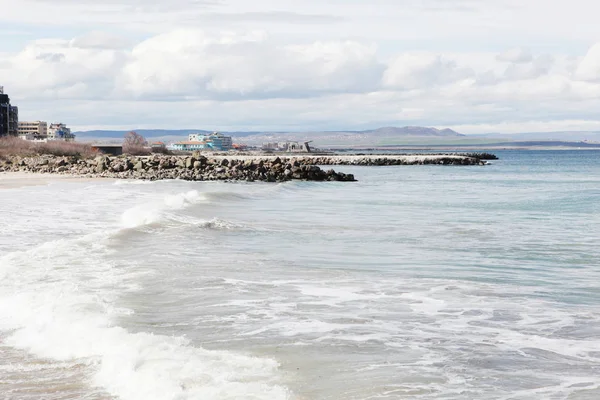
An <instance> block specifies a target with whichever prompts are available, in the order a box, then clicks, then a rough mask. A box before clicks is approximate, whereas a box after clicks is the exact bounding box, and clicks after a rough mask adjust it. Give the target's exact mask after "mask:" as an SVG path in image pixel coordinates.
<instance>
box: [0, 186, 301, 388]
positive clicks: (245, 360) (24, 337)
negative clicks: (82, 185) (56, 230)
mask: <svg viewBox="0 0 600 400" xmlns="http://www.w3.org/2000/svg"><path fill="white" fill-rule="evenodd" d="M202 201H204V197H203V195H202V194H200V193H198V192H196V191H192V192H186V193H181V194H179V195H174V196H167V197H166V198H165V199H164V201H162V202H159V203H156V204H153V205H150V206H148V207H147V208H144V207H141V208H140V207H139V206H138V207H133V208H132V209H130V210H127V211H126V212H125V213H124V214H123V217H122V221H121V225H122V227H123V226H125V227H127V226H130V227H136V226H140V225H143V224H147V223H148V222H149V221H157V220H160V217H161V213H163V212H166V211H167V210H173V209H175V210H176V209H181V208H185V207H188V206H189V205H191V204H197V203H199V202H202ZM205 224H206V227H207V228H209V229H229V224H228V223H227V222H226V221H221V220H217V219H215V220H211V221H207V222H205ZM122 227H121V228H115V229H109V230H106V231H102V232H95V233H92V234H88V235H85V236H81V237H79V238H75V239H66V238H65V239H59V240H55V241H52V242H47V243H44V244H42V245H40V246H37V247H35V248H31V249H28V250H25V251H18V252H12V253H9V254H6V255H4V256H2V257H0V330H3V331H5V332H6V333H7V335H6V337H5V338H4V339H3V343H4V344H5V345H7V346H11V347H14V348H18V349H22V350H26V351H28V352H30V353H31V354H33V355H35V356H37V357H40V358H47V359H51V360H54V361H55V362H57V363H64V362H68V361H73V360H76V361H77V362H78V363H81V364H84V365H86V366H87V368H90V369H91V370H92V371H93V373H92V376H93V380H92V384H93V385H94V386H98V387H102V388H103V389H104V390H105V391H106V392H108V393H109V394H111V395H113V396H116V397H118V398H120V399H125V400H138V399H148V400H152V399H161V400H162V399H197V398H202V399H236V398H254V399H287V398H289V397H290V393H289V392H288V390H287V389H286V388H285V387H284V386H282V385H280V384H279V383H278V363H277V362H276V361H274V360H272V359H268V358H256V357H251V356H247V355H242V354H237V353H233V352H229V351H215V350H206V349H203V348H200V347H195V346H194V345H193V343H191V342H190V341H188V340H186V339H185V338H182V337H169V336H163V335H155V334H152V333H150V332H139V333H133V332H129V331H128V330H127V329H125V328H124V327H121V326H118V325H116V321H118V319H120V318H126V317H127V315H129V314H131V313H133V312H134V310H129V309H124V308H121V307H119V305H118V299H119V297H120V296H122V295H123V293H127V292H135V291H137V290H140V281H141V278H142V277H143V275H144V274H146V273H149V272H148V271H144V269H143V267H142V268H140V266H139V265H125V264H123V262H111V261H108V259H109V258H108V257H107V255H108V254H109V249H108V247H107V243H108V241H109V240H110V239H111V238H112V237H114V234H115V232H120V231H122V230H123V228H122ZM127 229H130V228H127Z"/></svg>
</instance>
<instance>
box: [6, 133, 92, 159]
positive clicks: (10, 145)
mask: <svg viewBox="0 0 600 400" xmlns="http://www.w3.org/2000/svg"><path fill="white" fill-rule="evenodd" d="M42 154H50V155H54V156H75V157H84V158H85V157H93V156H95V155H96V154H97V153H96V152H95V151H94V150H92V147H91V146H90V145H87V144H85V143H75V142H65V141H62V140H51V141H49V142H42V143H36V142H28V141H26V140H23V139H21V138H18V137H14V136H10V137H2V138H0V157H8V156H21V157H31V156H36V155H42Z"/></svg>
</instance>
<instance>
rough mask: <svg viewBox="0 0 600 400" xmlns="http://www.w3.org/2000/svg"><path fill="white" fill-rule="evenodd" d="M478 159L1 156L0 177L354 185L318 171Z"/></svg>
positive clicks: (474, 160)
mask: <svg viewBox="0 0 600 400" xmlns="http://www.w3.org/2000/svg"><path fill="white" fill-rule="evenodd" d="M485 163H486V162H485V161H484V160H482V159H481V158H477V157H473V156H463V155H351V156H346V155H344V156H337V155H334V156H318V155H298V156H294V155H290V156H288V155H286V156H268V155H267V156H265V155H236V154H227V155H211V157H206V156H205V155H203V154H201V153H198V152H196V153H194V154H193V155H191V156H171V155H159V154H155V155H152V156H118V157H112V156H105V155H102V156H98V157H96V158H89V159H84V158H79V157H74V156H63V157H59V156H50V155H42V156H35V157H18V156H12V157H6V158H4V159H0V172H32V173H48V174H65V175H67V174H68V175H75V176H79V177H103V178H115V179H144V180H161V179H182V180H190V181H215V180H225V181H251V182H252V181H264V182H284V181H289V180H307V181H341V182H352V181H355V179H354V175H352V174H345V173H342V172H336V171H334V170H332V169H330V170H327V171H325V170H323V169H321V168H320V167H319V166H321V165H361V166H385V165H426V164H436V165H485Z"/></svg>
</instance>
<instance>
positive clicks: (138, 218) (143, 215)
mask: <svg viewBox="0 0 600 400" xmlns="http://www.w3.org/2000/svg"><path fill="white" fill-rule="evenodd" d="M206 201H207V200H206V196H205V195H204V194H203V193H200V192H198V191H197V190H191V191H189V192H184V193H178V194H175V195H168V196H165V197H164V198H163V199H162V200H159V201H155V202H150V203H146V204H140V205H136V206H134V207H131V208H129V209H127V210H126V211H125V212H123V214H122V216H121V226H122V227H123V228H129V229H131V228H138V227H141V226H144V225H151V224H155V223H158V222H160V221H162V220H164V219H168V215H169V212H170V211H173V210H181V209H184V208H186V207H189V206H190V205H193V204H200V203H203V202H206Z"/></svg>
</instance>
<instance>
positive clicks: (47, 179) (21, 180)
mask: <svg viewBox="0 0 600 400" xmlns="http://www.w3.org/2000/svg"><path fill="white" fill-rule="evenodd" d="M96 179H103V178H82V177H78V176H73V175H59V174H38V173H29V172H0V189H17V188H21V187H26V186H44V185H49V184H50V183H52V182H56V181H62V182H64V181H68V182H86V181H92V180H96Z"/></svg>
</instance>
